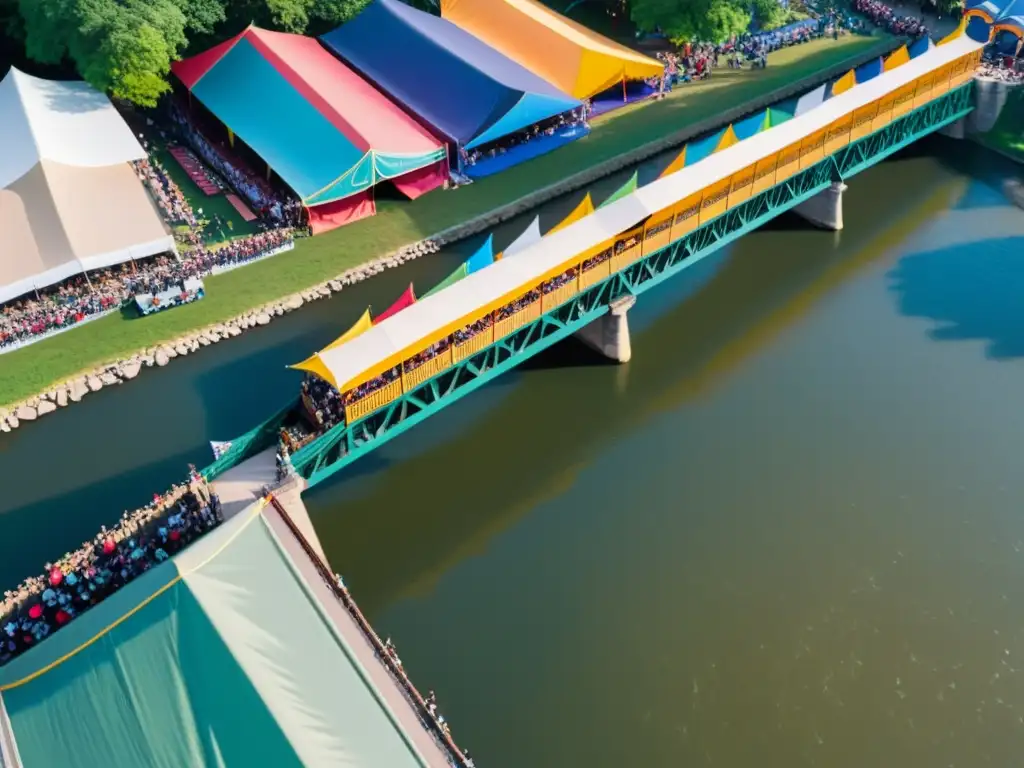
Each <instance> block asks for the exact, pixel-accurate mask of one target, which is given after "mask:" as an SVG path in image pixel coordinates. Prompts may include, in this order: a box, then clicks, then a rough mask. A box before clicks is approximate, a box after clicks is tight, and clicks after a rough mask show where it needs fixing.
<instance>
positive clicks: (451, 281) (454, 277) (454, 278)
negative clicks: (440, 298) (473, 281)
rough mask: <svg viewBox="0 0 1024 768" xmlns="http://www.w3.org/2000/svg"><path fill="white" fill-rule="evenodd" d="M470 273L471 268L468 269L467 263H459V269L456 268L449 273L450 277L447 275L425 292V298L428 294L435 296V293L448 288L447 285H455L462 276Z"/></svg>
mask: <svg viewBox="0 0 1024 768" xmlns="http://www.w3.org/2000/svg"><path fill="white" fill-rule="evenodd" d="M468 274H469V270H468V269H466V265H465V264H459V268H458V269H456V270H455V271H454V272H452V273H451V274H450V275H448V277H446V278H445V279H444V280H442V281H441V282H440V283H438V284H437V285H435V286H434V287H433V288H432V289H430V290H429V291H427V292H426V293H425V294H423V298H424V299H425V298H427V297H428V296H433V295H434V294H435V293H440V292H441V291H443V290H444V289H445V288H447V287H449V286H451V285H455V284H456V283H457V282H459V280H461V279H462V278H464V277H465V276H466V275H468Z"/></svg>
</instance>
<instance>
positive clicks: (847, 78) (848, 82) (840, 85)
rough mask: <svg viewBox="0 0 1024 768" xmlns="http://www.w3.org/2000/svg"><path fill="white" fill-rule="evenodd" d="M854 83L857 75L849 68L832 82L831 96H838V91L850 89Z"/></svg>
mask: <svg viewBox="0 0 1024 768" xmlns="http://www.w3.org/2000/svg"><path fill="white" fill-rule="evenodd" d="M856 84H857V75H856V74H854V72H853V70H852V69H851V70H850V71H849V72H847V73H846V74H845V75H843V76H842V77H840V78H839V79H838V80H836V81H835V82H834V83H832V95H833V96H838V95H839V94H840V93H843V92H844V91H848V90H850V89H851V88H853V86H855V85H856Z"/></svg>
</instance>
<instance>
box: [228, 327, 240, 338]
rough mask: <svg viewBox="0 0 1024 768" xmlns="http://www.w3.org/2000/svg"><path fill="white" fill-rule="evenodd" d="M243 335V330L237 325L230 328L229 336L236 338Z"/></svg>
mask: <svg viewBox="0 0 1024 768" xmlns="http://www.w3.org/2000/svg"><path fill="white" fill-rule="evenodd" d="M241 335H242V330H241V329H240V328H239V327H238V326H237V325H232V326H231V327H230V328H228V336H231V337H234V336H241Z"/></svg>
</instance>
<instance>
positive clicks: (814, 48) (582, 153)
mask: <svg viewBox="0 0 1024 768" xmlns="http://www.w3.org/2000/svg"><path fill="white" fill-rule="evenodd" d="M886 45H887V43H886V41H885V40H880V39H879V38H863V37H845V38H841V39H840V40H839V41H832V40H819V41H815V42H813V43H808V44H806V45H801V46H795V47H793V48H787V49H784V50H782V51H779V52H777V53H774V54H772V55H771V57H770V58H769V62H770V63H769V67H768V69H766V70H763V71H752V70H741V71H731V70H726V69H724V68H723V69H722V70H721V71H720V72H718V73H716V74H715V76H714V78H713V79H711V80H708V81H704V82H701V83H693V84H689V85H685V86H682V87H680V88H678V89H677V90H676V91H675V92H674V93H672V94H671V95H670V96H669V97H668V98H666V99H664V100H662V101H660V102H657V103H650V104H647V105H640V106H635V107H633V108H626V109H622V110H619V111H617V112H614V113H612V114H611V115H608V116H605V117H604V118H602V119H599V120H597V121H595V124H594V130H593V131H592V133H591V135H590V136H588V137H587V138H586V139H584V140H582V141H578V142H576V143H574V144H570V145H568V146H566V147H563V148H561V149H559V150H558V151H557V152H555V153H552V154H550V155H546V156H545V157H543V158H541V159H538V160H533V161H531V162H528V163H524V164H523V165H520V166H517V167H515V168H512V169H510V170H508V171H506V172H504V173H502V174H500V175H498V176H495V177H491V178H489V179H483V180H481V181H478V182H476V183H475V184H473V185H471V186H469V187H464V188H461V189H458V190H455V191H449V192H442V191H437V192H433V193H431V194H428V195H424V196H423V197H421V198H420V199H419V200H416V201H415V202H388V203H380V204H379V205H378V214H377V216H375V217H373V218H371V219H365V220H363V221H360V222H357V223H355V224H352V225H350V226H347V227H344V228H342V229H338V230H335V231H334V232H330V233H327V234H324V235H320V236H319V237H316V238H309V239H302V240H300V241H299V242H297V243H296V247H295V250H294V251H291V252H289V253H287V254H284V255H282V256H278V257H275V258H273V259H267V260H265V261H262V262H257V263H256V264H253V265H251V266H247V267H245V268H243V269H238V270H234V271H232V272H228V273H226V274H223V275H217V276H214V277H210V278H208V279H207V280H206V291H207V296H206V298H205V299H203V300H202V301H199V302H196V303H195V304H190V305H187V306H184V307H180V308H176V309H174V310H173V311H171V312H161V313H159V314H157V315H154V316H152V317H148V318H145V319H137V320H126V319H124V318H122V317H121V316H119V315H112V316H110V317H106V318H103V319H101V320H97V321H95V322H92V323H88V324H86V325H84V326H82V327H81V328H77V329H75V330H73V331H70V332H68V333H64V334H61V335H60V336H56V337H54V338H52V339H48V340H46V341H44V342H40V343H38V344H33V345H32V346H30V347H26V348H25V349H22V350H18V351H16V352H11V353H8V354H6V355H3V356H2V357H0V403H3V404H10V403H14V402H17V401H19V400H22V399H24V398H26V397H29V396H31V395H34V394H36V393H38V392H40V391H43V390H45V389H47V388H48V387H50V386H52V385H54V384H56V383H58V382H61V381H65V380H67V379H69V378H73V377H74V376H75V375H77V374H79V373H80V372H82V371H85V370H88V369H91V368H93V367H95V366H97V365H100V364H103V363H105V362H110V361H113V360H117V359H119V358H123V357H126V356H128V355H130V354H132V353H134V352H137V351H139V350H141V349H143V348H146V347H150V346H153V345H156V344H159V343H161V342H164V341H168V340H171V339H174V338H176V337H179V336H182V335H184V334H187V333H190V332H193V331H195V330H198V329H200V328H203V327H205V326H208V325H211V324H214V323H218V322H223V321H225V320H228V319H230V318H232V317H234V316H236V315H239V314H241V313H243V312H245V311H247V310H249V309H252V308H254V307H257V306H259V305H262V304H264V303H266V302H269V301H273V300H275V299H280V298H283V297H285V296H288V295H290V294H292V293H295V292H296V291H299V290H302V289H305V288H308V287H310V286H312V285H315V284H316V283H319V282H322V281H324V280H326V279H328V278H331V277H334V276H335V275H338V274H340V273H342V272H344V271H345V270H346V269H349V268H351V267H355V266H358V265H359V264H363V263H365V262H367V261H369V260H371V259H373V258H375V257H377V256H379V255H382V254H385V253H388V252H389V251H392V250H394V249H395V248H398V247H399V246H401V245H404V244H406V243H411V242H415V241H416V240H419V239H422V238H424V237H427V236H429V235H432V234H435V233H437V232H439V231H441V230H443V229H446V228H448V227H451V226H454V225H456V224H459V223H461V222H464V221H467V220H469V219H471V218H473V217H474V216H477V215H480V214H483V213H486V212H488V211H491V210H494V209H495V208H498V207H501V206H503V205H506V204H508V203H511V202H512V201H514V200H516V199H518V198H520V197H522V196H524V195H526V194H528V193H530V192H532V191H534V190H536V189H539V188H542V187H545V186H548V185H551V184H554V183H556V182H558V181H560V180H562V179H564V178H566V177H568V176H571V175H573V174H576V173H579V172H581V171H584V170H586V169H588V168H590V167H593V166H594V165H597V164H598V163H601V162H604V161H606V160H609V159H611V158H613V157H616V156H618V155H621V154H622V153H623V152H626V151H628V150H631V149H634V148H636V147H639V146H642V145H644V144H647V143H650V142H652V141H656V140H657V139H659V138H662V137H663V136H665V135H668V134H671V133H673V132H675V131H679V130H682V129H685V128H687V127H688V126H692V125H695V124H697V123H699V122H701V121H702V120H705V119H708V118H710V117H713V116H714V115H716V114H720V113H721V112H724V111H727V110H729V109H732V108H735V107H738V106H740V105H742V104H744V103H746V102H748V101H751V100H754V99H757V98H759V97H764V96H765V95H766V94H767V93H769V92H771V91H774V90H777V89H779V88H782V87H785V86H787V85H789V84H791V83H794V82H796V81H798V80H800V79H802V78H804V77H808V76H811V75H813V74H814V73H816V72H819V71H821V70H824V69H828V68H830V67H833V66H836V65H838V64H840V63H842V62H845V61H848V60H849V61H851V62H852V60H854V59H858V58H862V57H864V56H865V55H867V54H868V53H869V52H870V51H872V50H873V49H876V48H877V49H878V50H879V51H880V52H881V48H882V47H884V46H886ZM638 112H639V114H638Z"/></svg>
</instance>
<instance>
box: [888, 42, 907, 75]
mask: <svg viewBox="0 0 1024 768" xmlns="http://www.w3.org/2000/svg"><path fill="white" fill-rule="evenodd" d="M908 61H910V52H909V51H908V50H907V46H905V45H901V46H900V47H899V48H898V49H897V50H895V51H893V52H892V53H891V54H890V55H889V58H887V59H886V60H885V64H883V65H882V71H883V72H890V71H892V70H894V69H896V67H899V66H901V65H903V64H906V63H907V62H908Z"/></svg>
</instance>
